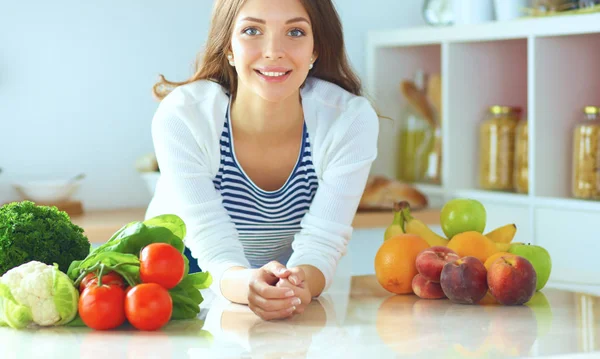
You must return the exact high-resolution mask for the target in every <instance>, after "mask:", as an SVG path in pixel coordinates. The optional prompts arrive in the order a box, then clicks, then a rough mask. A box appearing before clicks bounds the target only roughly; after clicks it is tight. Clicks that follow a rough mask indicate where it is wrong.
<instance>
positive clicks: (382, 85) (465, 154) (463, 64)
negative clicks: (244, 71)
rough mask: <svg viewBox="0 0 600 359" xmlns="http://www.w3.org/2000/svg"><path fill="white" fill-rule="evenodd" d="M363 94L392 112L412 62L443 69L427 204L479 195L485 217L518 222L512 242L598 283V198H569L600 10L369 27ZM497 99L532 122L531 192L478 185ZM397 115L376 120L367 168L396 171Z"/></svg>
mask: <svg viewBox="0 0 600 359" xmlns="http://www.w3.org/2000/svg"><path fill="white" fill-rule="evenodd" d="M367 51H368V56H367V69H368V75H367V82H366V85H367V95H368V96H369V97H370V98H371V99H372V100H373V101H374V104H375V106H376V109H377V110H378V112H379V113H380V114H381V115H383V116H387V117H390V118H391V119H393V120H397V118H398V115H399V113H400V110H401V108H402V106H404V105H405V102H404V99H403V98H402V95H401V94H400V91H399V85H400V81H401V80H403V79H411V78H413V76H414V74H415V72H416V71H417V70H419V69H420V70H424V71H425V72H426V73H440V74H441V75H442V86H443V87H442V108H443V110H442V137H443V139H442V154H443V162H442V184H441V185H439V186H436V185H426V184H418V185H417V187H418V188H419V189H420V190H422V191H424V192H425V193H427V194H428V196H429V197H430V203H431V205H432V206H436V205H441V204H443V203H444V202H445V201H447V200H449V199H451V198H455V197H469V198H476V199H478V200H480V201H481V202H483V203H484V204H485V206H486V209H487V211H488V226H487V228H486V230H489V229H492V228H493V227H495V226H498V225H501V224H505V223H509V222H514V223H517V226H518V228H519V230H518V234H517V238H516V239H515V241H519V242H530V243H537V244H540V245H542V246H544V247H545V248H547V249H548V250H549V251H550V252H551V254H552V256H553V259H554V270H553V273H554V274H553V278H552V279H553V280H555V281H570V282H572V283H580V284H600V276H599V275H597V274H598V270H597V269H596V268H595V265H594V264H593V263H595V261H596V259H595V255H594V253H593V252H594V251H593V250H591V249H593V248H595V247H596V246H598V243H597V240H598V239H597V238H598V235H597V233H598V230H597V227H598V224H597V223H595V222H598V221H600V202H597V201H596V202H594V201H583V200H577V199H572V198H570V186H571V148H572V139H571V138H572V136H571V129H572V127H573V125H574V123H575V122H576V121H579V120H580V119H581V118H582V108H583V107H584V106H586V105H600V14H589V15H575V16H560V17H551V18H539V19H523V20H514V21H509V22H495V23H487V24H479V25H465V26H453V27H446V28H433V27H424V28H416V29H397V30H389V31H377V32H372V33H370V34H369V36H368V41H367ZM493 104H502V105H514V106H520V107H522V108H523V109H524V110H525V111H526V112H525V113H526V114H527V118H528V122H529V193H528V194H517V193H506V192H493V191H485V190H481V189H479V186H478V183H477V174H478V129H479V124H480V123H481V121H482V119H483V117H484V114H485V110H486V108H487V107H488V106H490V105H493ZM396 125H397V124H396V123H395V121H388V120H382V121H381V131H380V142H379V157H378V159H377V160H376V162H375V163H374V165H373V172H374V173H377V174H383V175H386V176H390V177H395V175H396V173H397V171H396V169H397V166H398V165H401V164H398V163H397V162H398V161H397V156H396V154H397V153H398V144H397V139H398V136H397V131H396V130H397V128H396Z"/></svg>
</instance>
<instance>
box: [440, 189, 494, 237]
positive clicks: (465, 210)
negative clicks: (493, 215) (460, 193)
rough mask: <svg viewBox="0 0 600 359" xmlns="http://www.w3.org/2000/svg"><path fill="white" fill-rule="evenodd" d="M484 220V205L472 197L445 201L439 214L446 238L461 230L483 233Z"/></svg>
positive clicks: (461, 231)
mask: <svg viewBox="0 0 600 359" xmlns="http://www.w3.org/2000/svg"><path fill="white" fill-rule="evenodd" d="M485 221H486V212H485V207H483V204H481V202H479V201H477V200H474V199H467V198H456V199H452V200H450V201H448V202H446V204H445V205H444V207H442V212H441V214H440V222H441V224H442V230H443V231H444V234H446V237H447V238H448V239H452V237H454V236H455V235H456V234H459V233H463V232H469V231H476V232H479V233H483V230H484V229H485Z"/></svg>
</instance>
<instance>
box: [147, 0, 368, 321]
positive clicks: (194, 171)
mask: <svg viewBox="0 0 600 359" xmlns="http://www.w3.org/2000/svg"><path fill="white" fill-rule="evenodd" d="M162 80H163V81H162V82H161V83H159V84H157V86H155V94H156V95H157V96H159V98H160V97H162V95H164V93H161V92H160V91H159V89H161V88H162V86H163V85H167V86H170V87H174V89H173V90H172V91H171V92H170V93H169V94H168V95H167V96H166V97H164V98H163V99H162V101H161V103H160V106H159V108H158V110H157V112H156V114H155V116H154V119H153V122H152V136H153V141H154V147H155V152H156V156H157V159H158V163H159V166H160V170H161V177H160V180H159V182H158V184H157V188H156V192H155V194H154V198H153V199H152V202H151V203H150V206H149V208H148V211H147V214H146V216H147V217H152V216H155V215H159V214H162V213H175V214H177V215H179V216H180V217H181V218H182V219H183V220H184V221H185V223H186V226H187V235H186V238H185V243H186V246H187V248H189V250H190V252H191V256H192V257H193V258H191V262H193V261H197V263H198V264H199V266H200V268H202V270H204V271H208V272H210V273H211V274H212V276H213V285H212V287H211V289H213V290H214V291H215V292H216V293H217V294H218V295H222V296H223V297H225V298H226V299H228V300H230V301H232V302H236V303H243V304H248V306H249V308H250V309H251V310H252V311H254V312H255V313H256V314H257V315H258V316H260V317H261V318H263V319H265V320H270V319H278V318H286V317H289V316H292V315H294V314H298V313H302V312H303V311H304V309H305V308H306V306H307V305H308V304H309V303H310V302H311V299H312V298H313V297H316V296H319V295H320V294H321V292H322V291H323V290H325V289H327V288H328V287H329V285H330V284H331V281H332V279H333V276H334V273H335V270H336V266H337V263H338V261H339V259H340V258H341V257H342V256H343V255H344V254H345V252H346V246H347V243H348V240H349V239H350V236H351V233H352V227H351V224H352V219H353V217H354V215H355V212H356V209H357V207H358V203H359V201H360V197H361V195H362V192H363V190H364V187H365V184H366V181H367V177H368V175H369V171H370V168H371V164H372V162H373V160H374V159H375V157H376V155H377V136H378V131H379V126H378V117H377V115H376V113H375V111H374V110H373V108H372V107H371V106H370V104H369V102H368V101H367V100H366V99H365V98H364V97H362V96H361V88H360V83H359V81H358V79H357V77H356V76H355V75H354V74H353V73H352V71H351V69H350V67H349V65H348V61H347V59H346V54H345V49H344V42H343V35H342V27H341V24H340V20H339V17H338V14H337V12H336V10H335V8H334V6H333V4H332V2H331V0H217V1H216V4H215V8H214V12H213V18H212V22H211V29H210V34H209V38H208V43H207V46H206V49H205V53H204V57H203V59H202V61H201V63H200V64H199V67H198V70H197V72H196V74H194V76H193V77H192V78H191V79H189V80H188V81H186V82H183V83H173V82H168V81H166V80H164V78H162Z"/></svg>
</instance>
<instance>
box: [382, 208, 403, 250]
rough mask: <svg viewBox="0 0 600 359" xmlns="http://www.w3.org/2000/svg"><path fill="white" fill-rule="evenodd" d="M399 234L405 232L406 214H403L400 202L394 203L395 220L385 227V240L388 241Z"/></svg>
mask: <svg viewBox="0 0 600 359" xmlns="http://www.w3.org/2000/svg"><path fill="white" fill-rule="evenodd" d="M398 234H404V216H403V215H402V209H401V207H400V203H394V220H393V221H392V224H390V225H389V226H388V227H387V228H386V229H385V233H384V234H383V240H384V241H387V240H388V239H390V238H392V237H393V236H395V235H398Z"/></svg>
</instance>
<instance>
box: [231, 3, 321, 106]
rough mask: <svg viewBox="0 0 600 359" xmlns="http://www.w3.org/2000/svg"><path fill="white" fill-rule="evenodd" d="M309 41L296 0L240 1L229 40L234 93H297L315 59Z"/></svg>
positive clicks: (277, 97) (272, 96) (271, 96)
mask: <svg viewBox="0 0 600 359" xmlns="http://www.w3.org/2000/svg"><path fill="white" fill-rule="evenodd" d="M313 45H314V39H313V33H312V26H311V23H310V19H309V17H308V13H307V12H306V10H305V9H304V7H303V6H302V4H301V3H300V0H246V2H245V4H244V5H243V6H242V8H241V10H240V13H239V14H238V16H237V18H236V20H235V23H234V29H233V36H232V40H231V48H232V54H233V59H232V60H233V61H234V63H235V69H236V71H237V74H238V89H237V91H238V93H239V92H240V91H251V92H254V93H255V94H257V95H258V96H260V97H262V98H263V99H265V100H267V101H272V102H279V101H281V100H283V99H285V98H287V97H289V96H290V95H293V94H295V93H297V91H298V89H299V88H300V86H301V85H302V83H303V82H304V80H305V79H306V76H307V75H308V71H309V65H310V64H311V62H314V60H316V56H315V55H314V54H313ZM311 57H312V61H311Z"/></svg>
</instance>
